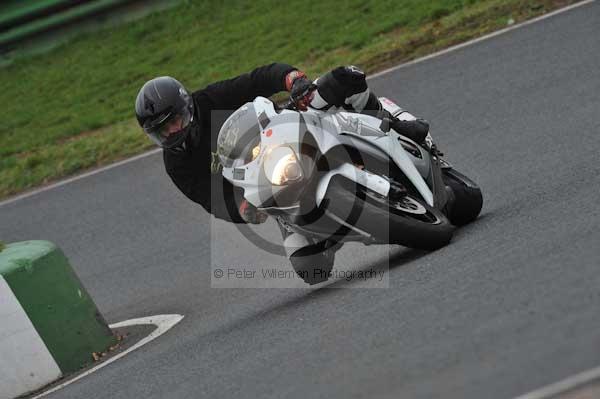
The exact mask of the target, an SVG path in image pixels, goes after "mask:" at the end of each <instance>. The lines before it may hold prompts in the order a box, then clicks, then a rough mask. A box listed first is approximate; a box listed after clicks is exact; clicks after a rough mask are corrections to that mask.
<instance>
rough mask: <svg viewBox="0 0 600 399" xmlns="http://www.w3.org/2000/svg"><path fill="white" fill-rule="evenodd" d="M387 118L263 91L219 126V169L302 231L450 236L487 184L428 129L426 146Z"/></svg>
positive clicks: (393, 237) (376, 237)
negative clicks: (278, 98) (456, 163)
mask: <svg viewBox="0 0 600 399" xmlns="http://www.w3.org/2000/svg"><path fill="white" fill-rule="evenodd" d="M380 101H381V103H382V104H383V105H384V108H385V109H386V110H387V111H389V112H390V113H391V114H392V115H393V116H394V117H397V118H398V119H401V120H402V119H403V120H410V119H411V118H414V117H413V116H412V115H410V114H409V113H407V112H404V111H403V110H402V109H401V108H400V107H398V106H397V105H396V104H395V103H393V102H392V101H390V100H389V99H387V98H385V97H381V98H380ZM389 122H390V121H389V119H383V120H381V119H378V118H375V117H373V116H369V115H364V114H357V113H350V112H336V113H326V112H322V111H315V110H308V111H306V112H298V111H296V110H294V109H290V107H287V108H283V109H282V108H279V107H277V106H276V105H275V104H273V102H271V101H270V100H268V99H267V98H264V97H257V98H256V99H255V100H254V101H253V102H249V103H247V104H245V105H243V106H242V107H240V108H239V109H238V110H237V111H235V112H234V113H233V114H232V115H231V116H230V117H229V118H228V119H227V120H226V122H225V123H224V124H223V126H222V128H221V130H220V132H219V136H218V140H217V153H218V156H219V158H220V161H221V164H222V166H223V169H222V174H223V176H224V177H225V179H227V180H228V181H230V182H231V183H232V184H233V185H234V186H236V187H240V188H242V189H243V193H244V194H243V196H244V198H245V199H246V200H247V201H248V202H249V203H251V204H252V205H254V206H255V207H256V208H258V209H259V210H262V211H264V212H266V213H268V214H269V215H272V216H275V217H277V218H278V220H279V221H280V223H284V224H285V225H286V228H288V229H291V230H292V231H295V232H298V233H300V234H303V235H306V236H312V237H315V238H317V239H320V240H326V239H327V240H333V241H335V242H344V241H360V242H363V243H365V244H373V243H384V244H401V245H404V246H407V247H412V248H420V249H427V250H433V249H436V248H439V247H441V246H444V245H446V244H447V243H448V242H449V241H450V240H451V238H452V235H453V232H454V225H461V224H465V223H467V222H470V221H471V220H474V219H475V218H476V217H477V215H478V214H479V212H480V210H481V205H482V197H481V191H480V190H479V188H478V187H477V185H476V184H475V183H473V182H472V181H471V180H469V179H468V178H466V177H465V176H464V175H462V174H460V173H458V172H456V171H455V170H454V169H453V168H452V166H451V165H450V164H448V163H447V162H446V161H444V160H443V159H442V158H440V156H439V152H438V151H437V150H435V146H434V145H433V142H432V141H431V136H429V135H428V137H427V140H426V141H427V144H426V145H423V146H422V145H419V144H418V143H416V142H414V141H412V140H410V139H409V138H407V137H404V136H402V135H400V134H398V132H396V131H394V130H393V129H390V126H389ZM451 222H452V223H451ZM453 223H454V225H453Z"/></svg>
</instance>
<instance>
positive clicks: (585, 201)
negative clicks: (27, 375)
mask: <svg viewBox="0 0 600 399" xmlns="http://www.w3.org/2000/svg"><path fill="white" fill-rule="evenodd" d="M599 65H600V2H594V3H591V4H589V5H586V6H583V7H580V8H577V9H575V10H572V11H569V12H566V13H563V14H560V15H558V16H555V17H552V18H549V19H546V20H543V21H541V22H538V23H534V24H531V25H529V26H526V27H523V28H520V29H517V30H514V31H511V32H509V33H507V34H504V35H501V36H497V37H494V38H492V39H490V40H485V41H483V42H479V43H477V44H474V45H472V46H468V47H465V48H463V49H460V50H458V51H454V52H451V53H448V54H445V55H443V56H440V57H436V58H433V59H430V60H427V61H425V62H421V63H418V64H415V65H411V66H408V67H405V68H401V69H398V70H396V71H395V72H393V73H389V74H386V75H383V76H380V77H377V78H375V79H374V80H372V81H371V86H372V87H373V89H375V90H376V91H377V93H378V94H381V95H387V96H390V97H393V98H397V99H398V100H399V101H400V102H401V103H402V104H403V105H404V106H405V107H406V108H407V109H409V110H413V111H415V113H418V114H420V115H423V116H425V117H427V118H428V119H430V120H431V121H432V126H433V132H434V134H435V137H436V138H437V140H438V142H439V144H440V147H441V148H442V149H444V150H445V152H446V154H447V157H448V159H449V160H451V161H452V162H453V163H454V164H455V166H457V168H458V169H460V170H462V171H464V172H465V173H467V174H468V175H470V176H472V177H473V179H474V180H476V181H477V182H478V183H479V184H480V185H481V186H482V188H483V191H484V195H485V204H484V211H483V214H482V216H481V218H480V219H479V220H478V221H477V222H475V223H474V224H472V225H470V226H468V227H465V228H463V229H461V230H459V231H458V232H457V234H456V235H455V237H454V240H453V241H452V243H451V245H449V246H447V247H445V248H443V249H441V250H439V251H436V252H433V253H429V254H424V253H421V252H416V251H411V250H408V249H404V248H402V247H394V248H392V250H391V253H390V273H389V279H390V280H389V288H387V289H322V288H316V289H298V290H294V289H287V290H285V289H211V288H210V280H211V276H210V266H209V264H208V262H209V259H210V255H209V252H210V248H211V245H210V235H209V232H210V229H209V228H208V227H207V226H209V225H210V218H209V217H208V216H207V215H206V214H205V213H204V212H203V211H202V210H201V208H199V207H198V206H195V205H194V204H193V203H191V202H188V201H187V200H185V199H184V197H183V196H182V195H180V194H179V193H178V192H176V190H174V187H173V186H172V184H171V182H170V181H169V180H168V178H167V176H166V175H165V173H164V172H163V167H162V164H161V160H160V156H159V155H152V156H149V157H146V158H143V159H141V160H138V161H135V162H131V163H127V164H125V165H122V166H119V167H117V168H113V169H110V170H107V171H104V172H102V173H98V174H95V175H93V176H90V177H88V178H85V179H81V180H78V181H75V182H72V183H69V184H67V185H63V186H61V187H58V188H55V189H52V190H48V191H45V192H42V193H39V194H36V195H33V196H31V197H28V198H25V199H22V200H19V201H17V202H13V203H10V204H6V205H4V206H2V207H0V236H1V237H2V239H3V240H5V241H8V242H11V241H19V240H26V239H38V238H39V239H49V240H51V241H54V242H56V243H57V244H58V245H59V246H60V247H62V248H63V249H64V251H65V253H66V254H67V255H68V256H69V258H70V259H71V261H72V263H73V265H74V267H75V268H76V270H77V273H78V274H79V276H80V277H81V279H82V280H83V282H84V284H85V285H86V286H87V288H88V290H89V291H90V292H91V294H92V296H93V297H94V298H95V300H96V302H97V304H98V306H99V307H100V308H101V310H102V312H103V313H104V315H105V317H106V318H107V319H108V321H109V322H117V321H121V320H125V319H130V318H134V317H141V316H147V315H153V314H161V313H181V314H184V315H185V316H186V317H185V319H184V320H183V321H182V322H181V323H180V324H179V325H177V326H176V327H175V328H174V329H173V330H172V331H170V332H168V333H167V334H166V335H165V336H163V337H161V338H160V339H158V340H156V341H154V342H152V343H151V344H149V345H148V346H146V347H144V348H143V349H142V350H140V351H138V352H134V353H132V354H130V355H128V356H127V357H125V358H123V359H121V360H119V361H118V362H117V363H115V364H112V365H110V366H109V367H106V368H105V369H102V370H100V371H98V372H97V373H95V374H93V375H91V376H89V377H87V378H86V379H84V380H82V381H80V382H77V383H75V384H73V385H71V386H68V387H66V388H65V389H63V390H61V391H59V392H56V393H54V394H52V395H51V396H50V397H51V398H191V397H238V398H239V397H246V398H281V397H286V398H305V397H324V398H349V397H365V396H368V397H373V398H380V397H381V398H383V397H386V398H387V397H389V398H434V397H435V398H511V397H514V396H517V395H519V394H522V393H525V392H528V391H530V390H532V389H535V388H538V387H540V386H544V385H547V384H549V383H552V382H554V381H557V380H559V379H562V378H564V377H567V376H569V375H572V374H575V373H577V372H580V371H583V370H586V369H589V368H592V367H595V366H598V365H599V364H600V317H598V315H599V314H600V248H599V247H600V233H599V232H598V225H599V224H600V215H599V206H598V198H599V193H600V179H599V178H598V175H599V173H600V166H599V163H598V159H597V158H598V150H599V149H600V135H599V131H600V67H599ZM267 227H268V226H267ZM212 231H213V235H214V236H219V237H220V239H221V240H222V241H220V243H222V242H224V240H225V238H224V237H227V239H228V241H226V243H227V244H226V245H225V244H218V245H221V247H220V248H223V249H226V251H224V252H223V253H213V254H212V256H213V260H216V261H219V260H227V261H231V260H232V259H234V260H237V261H238V262H239V263H243V262H247V261H249V260H250V261H256V260H260V261H262V262H265V263H269V262H279V263H281V264H283V262H285V259H283V258H280V257H277V256H274V255H268V254H263V253H261V252H260V251H258V250H253V248H252V246H251V245H249V244H247V243H246V242H245V240H244V238H243V237H242V236H241V235H240V234H239V233H238V232H237V230H236V229H235V228H233V227H232V226H230V225H227V224H225V223H215V224H213V230H212ZM273 237H274V238H277V237H278V233H276V234H274V235H273ZM213 252H214V251H213ZM386 261H387V251H383V252H382V250H381V249H378V248H375V247H363V246H360V245H350V246H347V247H345V248H343V249H342V250H341V251H340V253H339V255H338V259H337V263H336V266H338V265H340V264H346V263H347V264H348V265H351V266H353V267H365V268H366V267H369V266H372V265H373V264H385V263H386ZM332 286H333V287H351V286H352V283H345V282H343V281H338V282H333V283H332Z"/></svg>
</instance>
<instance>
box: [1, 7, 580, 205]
mask: <svg viewBox="0 0 600 399" xmlns="http://www.w3.org/2000/svg"><path fill="white" fill-rule="evenodd" d="M574 2H576V0H527V1H522V0H430V1H421V0H395V1H392V0H385V1H384V0H380V1H378V2H367V3H365V2H363V1H362V0H360V1H359V0H349V1H347V2H346V4H344V5H343V6H342V5H340V3H339V2H337V1H335V0H321V1H308V2H305V3H303V7H301V8H299V7H289V6H288V5H287V4H286V3H285V2H273V1H270V0H258V1H255V2H252V3H247V2H243V1H235V0H225V1H223V2H220V3H214V2H200V1H185V2H183V3H182V5H181V6H179V7H176V8H175V9H171V10H167V11H163V12H160V13H155V14H151V15H150V16H148V17H146V18H144V19H141V20H138V21H135V22H133V23H130V24H127V25H123V26H120V27H117V28H113V29H110V30H104V31H98V32H94V33H87V34H84V35H82V36H80V37H79V38H78V39H76V40H74V41H72V42H70V43H67V44H66V45H63V46H61V47H58V48H56V49H55V50H53V51H51V52H49V53H47V54H43V55H38V56H35V57H29V58H23V59H18V60H15V62H13V63H12V64H11V65H9V66H6V67H4V68H1V69H0V81H2V88H3V90H2V91H1V92H0V106H1V108H2V109H3V111H4V112H3V114H4V116H3V123H2V127H0V140H1V142H2V146H1V147H0V198H1V197H7V196H9V195H12V194H15V193H18V192H20V191H23V190H25V189H27V188H31V187H35V186H38V185H40V184H44V183H47V182H50V181H53V180H56V179H58V178H61V177H64V176H68V175H71V174H74V173H76V172H79V171H82V170H84V169H88V168H92V167H96V166H99V165H103V164H107V163H110V162H113V161H116V160H119V159H122V158H125V157H128V156H131V155H134V154H137V153H140V152H142V151H144V150H147V149H148V148H151V147H152V146H151V144H150V142H149V140H147V139H146V138H145V136H144V135H143V134H141V133H140V132H139V129H138V128H137V126H136V123H135V121H134V120H133V119H132V117H133V101H134V99H135V95H136V93H137V90H138V89H139V87H141V85H142V84H143V83H144V82H145V81H146V80H147V79H150V78H152V77H155V76H157V75H171V76H175V77H177V78H178V79H179V80H181V81H182V82H183V83H184V84H185V85H186V86H187V87H189V88H190V89H192V90H194V89H196V88H198V87H202V86H204V85H206V84H208V83H210V82H212V81H215V80H219V79H224V78H227V77H231V76H235V75H237V74H239V73H242V72H245V71H247V70H250V69H252V68H253V67H255V66H257V65H262V64H265V63H269V62H272V61H282V62H288V63H290V64H293V65H296V66H297V67H299V68H302V69H303V70H305V71H306V72H307V73H308V74H309V75H310V76H316V75H318V74H321V73H323V72H325V71H327V70H329V69H331V68H332V67H335V66H337V65H342V64H349V63H352V64H356V65H359V66H361V67H362V68H363V69H364V70H366V71H367V72H374V71H377V70H381V69H383V68H385V67H388V66H391V65H394V64H397V63H399V62H402V61H408V60H411V59H414V58H417V57H420V56H422V55H425V54H428V53H431V52H434V51H437V50H440V49H443V48H446V47H448V46H451V45H453V44H457V43H460V42H463V41H466V40H468V39H471V38H474V37H478V36H480V35H483V34H485V33H489V32H492V31H494V30H498V29H501V28H504V27H506V26H507V25H509V24H511V23H518V22H520V21H523V20H526V19H529V18H532V17H535V16H538V15H541V14H543V13H545V12H548V11H551V10H553V9H556V8H559V7H562V6H565V5H568V4H571V3H574ZM209 3H210V4H209ZM82 132H83V133H82Z"/></svg>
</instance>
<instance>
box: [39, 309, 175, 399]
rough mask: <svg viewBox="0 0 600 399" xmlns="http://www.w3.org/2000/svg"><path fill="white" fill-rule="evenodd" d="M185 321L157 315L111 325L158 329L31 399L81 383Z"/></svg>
mask: <svg viewBox="0 0 600 399" xmlns="http://www.w3.org/2000/svg"><path fill="white" fill-rule="evenodd" d="M182 319H183V315H180V314H166V315H157V316H149V317H140V318H138V319H131V320H125V321H122V322H119V323H115V324H111V325H110V328H113V329H114V328H123V327H130V326H137V325H142V324H154V325H155V326H156V329H155V330H154V331H152V332H151V333H150V335H148V336H147V337H145V338H143V339H142V340H140V341H138V342H137V343H136V344H135V345H133V346H131V347H130V348H127V350H125V351H123V352H121V353H119V354H117V355H115V356H113V357H111V358H110V359H108V360H106V361H104V362H102V363H100V364H99V365H97V366H96V367H93V368H91V369H89V370H87V371H85V372H83V373H81V374H79V375H78V376H77V377H75V378H73V379H70V380H68V381H66V382H64V383H62V384H60V385H57V386H55V387H53V388H51V389H49V390H47V391H45V392H42V393H40V394H39V395H36V396H34V397H33V398H31V399H38V398H41V397H43V396H46V395H48V394H51V393H52V392H56V391H58V390H59V389H62V388H64V387H66V386H67V385H70V384H72V383H74V382H75V381H79V380H80V379H82V378H83V377H86V376H88V375H90V374H92V373H93V372H95V371H98V370H100V369H101V368H102V367H105V366H108V365H109V364H111V363H112V362H114V361H116V360H118V359H120V358H122V357H123V356H125V355H127V354H129V353H131V352H133V351H134V350H136V349H138V348H140V347H141V346H143V345H146V344H147V343H148V342H150V341H152V340H154V339H156V338H158V337H160V336H161V335H163V334H164V333H166V332H167V331H169V330H170V329H171V328H172V327H173V326H175V324H177V323H179V322H180V321H181V320H182Z"/></svg>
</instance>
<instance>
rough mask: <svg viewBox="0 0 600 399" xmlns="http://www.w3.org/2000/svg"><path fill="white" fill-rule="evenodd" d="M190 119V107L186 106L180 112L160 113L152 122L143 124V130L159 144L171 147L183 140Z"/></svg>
mask: <svg viewBox="0 0 600 399" xmlns="http://www.w3.org/2000/svg"><path fill="white" fill-rule="evenodd" d="M192 119H193V114H192V112H191V109H190V108H188V107H186V108H184V109H183V110H182V112H180V113H169V114H166V115H161V117H160V118H158V120H156V121H155V122H154V123H148V125H147V126H144V131H145V132H146V133H147V134H148V136H150V138H151V139H152V141H154V142H155V143H156V144H158V145H159V146H161V147H164V148H172V147H176V146H178V145H181V143H183V142H184V141H185V139H186V137H187V133H188V131H189V129H188V127H189V126H190V123H191V122H192Z"/></svg>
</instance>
